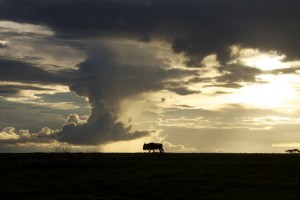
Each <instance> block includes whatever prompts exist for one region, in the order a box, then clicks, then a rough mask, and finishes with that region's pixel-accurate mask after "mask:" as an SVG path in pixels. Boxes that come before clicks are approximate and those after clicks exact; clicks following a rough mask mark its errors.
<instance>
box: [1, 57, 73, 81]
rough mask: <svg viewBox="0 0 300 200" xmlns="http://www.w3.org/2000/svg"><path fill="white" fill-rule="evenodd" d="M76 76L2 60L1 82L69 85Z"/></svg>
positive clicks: (71, 73) (65, 72)
mask: <svg viewBox="0 0 300 200" xmlns="http://www.w3.org/2000/svg"><path fill="white" fill-rule="evenodd" d="M74 76H75V74H74V71H60V72H51V71H46V70H44V69H41V68H39V67H37V66H34V65H32V64H31V63H27V62H24V61H18V60H13V59H5V58H2V59H1V58H0V80H1V81H14V82H24V83H39V84H45V85H46V84H63V85H69V84H71V83H72V80H73V79H74Z"/></svg>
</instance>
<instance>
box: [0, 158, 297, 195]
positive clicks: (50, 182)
mask: <svg viewBox="0 0 300 200" xmlns="http://www.w3.org/2000/svg"><path fill="white" fill-rule="evenodd" d="M299 169H300V155H298V154H294V155H291V154H176V153H165V154H158V153H157V154H154V153H151V154H149V153H132V154H125V153H124V154H120V153H119V154H117V153H31V154H0V177H1V178H0V200H4V199H231V200H233V199H239V200H240V199H255V200H257V199H271V200H275V199H285V200H287V199H300V192H299V191H300V170H299Z"/></svg>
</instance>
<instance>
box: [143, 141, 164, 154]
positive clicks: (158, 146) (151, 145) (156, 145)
mask: <svg viewBox="0 0 300 200" xmlns="http://www.w3.org/2000/svg"><path fill="white" fill-rule="evenodd" d="M156 149H158V150H159V152H160V153H164V152H165V151H164V149H163V145H162V144H161V143H154V142H150V143H148V144H147V143H144V145H143V150H148V151H149V153H150V152H151V150H152V151H153V153H155V150H156Z"/></svg>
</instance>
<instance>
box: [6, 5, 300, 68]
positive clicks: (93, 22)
mask: <svg viewBox="0 0 300 200" xmlns="http://www.w3.org/2000/svg"><path fill="white" fill-rule="evenodd" d="M149 2H151V3H149ZM298 6H299V2H298V1H296V0H288V1H286V2H285V3H284V6H283V4H282V1H280V0H275V1H272V2H268V1H260V0H254V1H251V2H241V1H239V0H231V1H210V0H204V1H197V0H187V1H181V0H172V1H170V0H158V1H129V0H125V1H114V0H105V1H95V0H92V1H89V2H85V1H84V2H83V0H74V1H67V0H65V1H55V2H53V1H52V0H48V1H43V2H37V1H33V0H29V1H26V2H24V1H21V0H4V1H1V9H0V13H1V14H0V18H1V19H4V20H14V21H18V22H26V23H32V24H46V25H47V26H48V27H50V28H51V29H53V30H55V31H56V32H57V35H58V36H60V37H65V38H67V37H73V38H85V37H91V36H95V37H99V36H102V37H123V38H125V37H126V38H132V39H136V40H139V41H145V42H149V41H151V40H155V39H158V40H164V41H166V42H168V43H170V44H171V45H172V48H173V50H174V52H177V53H181V52H182V53H184V54H185V55H186V56H187V57H188V60H187V62H186V63H187V64H189V65H191V66H200V65H201V64H200V63H201V60H202V58H204V57H205V56H207V55H210V54H212V53H216V54H217V57H218V59H219V60H220V61H221V62H222V63H225V62H226V61H228V59H229V57H230V52H229V50H228V48H229V47H230V46H231V45H235V44H240V45H242V46H245V47H249V48H259V49H261V50H263V51H264V50H266V51H268V50H276V51H279V52H281V53H285V54H286V55H287V58H288V59H295V58H299V52H300V48H299V45H298V43H297V42H295V41H298V35H299V32H300V30H299V23H298V19H299V12H298V10H297V7H298ZM266 7H267V8H268V9H265V8H266ZM29 8H30V9H29ZM212 13H215V14H212Z"/></svg>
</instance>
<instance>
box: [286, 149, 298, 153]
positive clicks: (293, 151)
mask: <svg viewBox="0 0 300 200" xmlns="http://www.w3.org/2000/svg"><path fill="white" fill-rule="evenodd" d="M285 152H287V153H300V151H299V149H288V150H285Z"/></svg>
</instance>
